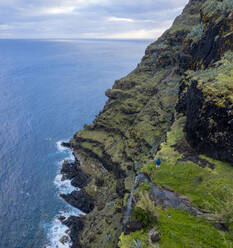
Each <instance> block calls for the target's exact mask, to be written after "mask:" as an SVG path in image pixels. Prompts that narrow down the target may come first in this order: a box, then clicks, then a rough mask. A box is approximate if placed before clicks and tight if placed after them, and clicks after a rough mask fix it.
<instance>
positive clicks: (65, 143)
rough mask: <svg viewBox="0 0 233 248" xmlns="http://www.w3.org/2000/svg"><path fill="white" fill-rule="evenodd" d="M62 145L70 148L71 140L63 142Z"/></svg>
mask: <svg viewBox="0 0 233 248" xmlns="http://www.w3.org/2000/svg"><path fill="white" fill-rule="evenodd" d="M61 145H62V146H64V147H66V148H70V143H69V142H62V143H61Z"/></svg>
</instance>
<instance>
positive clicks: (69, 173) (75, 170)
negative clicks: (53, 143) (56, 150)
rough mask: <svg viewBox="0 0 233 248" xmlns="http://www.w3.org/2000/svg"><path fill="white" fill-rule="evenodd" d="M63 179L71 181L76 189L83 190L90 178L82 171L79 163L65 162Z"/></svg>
mask: <svg viewBox="0 0 233 248" xmlns="http://www.w3.org/2000/svg"><path fill="white" fill-rule="evenodd" d="M61 173H62V175H63V176H62V179H63V180H66V179H70V180H71V184H72V185H73V186H74V187H79V188H83V187H85V186H87V184H88V182H89V179H90V176H89V175H88V174H86V173H84V172H83V171H82V169H81V168H80V164H79V162H78V161H77V160H76V161H75V162H69V161H67V160H65V161H64V163H63V165H62V169H61Z"/></svg>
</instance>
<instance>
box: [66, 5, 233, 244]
mask: <svg viewBox="0 0 233 248" xmlns="http://www.w3.org/2000/svg"><path fill="white" fill-rule="evenodd" d="M232 12H233V2H232V1H231V0H222V1H220V0H206V1H205V0H190V2H189V4H188V5H187V6H186V7H185V9H184V11H183V13H182V14H181V15H180V16H179V17H177V18H176V20H175V21H174V24H173V25H172V27H171V28H170V29H169V30H168V31H166V32H165V33H164V34H163V35H162V37H161V38H159V39H158V40H157V41H156V42H154V43H152V44H151V45H150V46H149V47H148V48H147V49H146V53H145V56H144V57H143V59H142V61H141V63H140V64H139V65H138V66H137V68H136V69H135V70H134V71H133V72H131V73H130V74H129V75H128V76H126V77H124V78H122V79H120V80H117V81H116V82H115V83H114V85H113V87H112V89H109V90H107V91H106V96H108V98H109V100H108V101H107V102H106V104H105V107H104V109H103V110H102V111H101V112H100V113H99V115H98V116H97V117H96V119H95V120H94V122H93V123H92V124H90V125H86V126H85V127H84V129H83V130H81V131H79V132H78V133H76V134H75V135H74V137H73V138H72V139H71V140H70V145H71V147H72V149H73V152H74V154H75V157H76V159H77V162H76V164H75V165H74V164H73V165H72V166H73V167H75V169H74V170H73V171H75V173H76V177H80V178H81V181H82V183H81V184H79V185H78V186H79V187H81V188H82V189H81V190H80V191H74V192H73V193H72V194H70V195H63V197H64V199H65V200H67V202H69V203H70V204H72V205H74V206H76V207H78V208H80V209H81V210H83V211H84V212H86V213H88V214H87V215H86V216H85V217H82V218H75V217H73V218H70V219H68V220H66V221H65V222H66V223H65V224H67V225H69V226H70V228H71V238H72V240H73V247H85V248H87V247H95V248H96V247H106V248H107V247H122V248H123V247H129V248H130V247H164V248H170V247H216V248H217V247H231V245H233V238H232V237H233V216H232V209H233V205H232V202H233V185H232V176H233V166H232V163H233V155H232V154H233V136H232V135H233V67H232V62H233V61H232V54H233V51H232V48H233V28H232V27H233V13H232ZM201 154H204V155H201ZM207 156H208V157H207ZM158 157H160V158H161V161H162V164H161V168H160V170H156V169H155V162H154V159H157V158H158ZM214 159H218V160H214ZM219 160H221V161H219ZM230 163H231V164H230ZM66 166H67V165H66ZM73 167H72V168H73Z"/></svg>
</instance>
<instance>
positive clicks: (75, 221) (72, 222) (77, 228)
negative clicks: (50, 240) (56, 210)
mask: <svg viewBox="0 0 233 248" xmlns="http://www.w3.org/2000/svg"><path fill="white" fill-rule="evenodd" d="M62 223H63V224H64V225H66V226H68V227H69V229H70V234H69V236H70V238H71V241H72V248H82V246H81V245H80V243H79V239H78V235H79V233H80V232H81V231H82V230H83V227H84V222H83V217H76V216H70V217H69V218H67V219H66V220H63V221H62Z"/></svg>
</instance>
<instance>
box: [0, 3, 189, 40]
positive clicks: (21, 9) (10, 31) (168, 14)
mask: <svg viewBox="0 0 233 248" xmlns="http://www.w3.org/2000/svg"><path fill="white" fill-rule="evenodd" d="M187 2H188V0H156V1H155V0H145V1H143V2H142V1H141V0H134V1H132V0H49V1H48V0H33V1H30V2H29V0H0V30H1V32H0V37H1V38H4V37H9V36H11V37H13V38H14V37H15V38H50V37H53V38H54V37H55V38H56V37H57V38H63V37H64V38H69V37H70V38H105V39H156V38H157V37H158V36H159V35H161V34H162V33H163V32H164V31H165V30H166V29H167V28H168V27H169V26H170V25H171V23H172V20H173V19H174V18H175V17H176V16H177V15H179V14H180V13H181V11H182V9H183V7H184V5H185V4H186V3H187Z"/></svg>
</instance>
